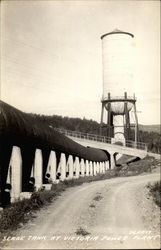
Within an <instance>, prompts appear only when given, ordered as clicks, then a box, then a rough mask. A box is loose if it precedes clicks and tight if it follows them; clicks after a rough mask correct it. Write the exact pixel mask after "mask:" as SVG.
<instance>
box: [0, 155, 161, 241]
mask: <svg viewBox="0 0 161 250" xmlns="http://www.w3.org/2000/svg"><path fill="white" fill-rule="evenodd" d="M158 163H159V162H158V161H157V160H155V159H154V158H153V157H146V158H144V159H142V160H139V161H136V162H133V163H129V164H128V165H127V164H123V165H122V166H119V167H117V168H115V169H113V170H108V171H106V173H105V174H98V175H97V176H88V177H82V178H81V177H80V178H79V179H72V180H65V181H63V182H60V183H59V184H53V185H52V189H51V190H50V191H47V190H41V191H38V192H34V193H33V194H32V196H31V198H30V199H24V200H21V201H17V202H15V203H13V204H11V206H10V207H7V208H5V209H4V210H3V211H1V213H0V235H1V236H2V235H4V234H5V235H6V234H8V233H10V234H11V232H12V231H13V230H15V229H17V228H18V227H20V226H21V225H22V224H24V223H25V222H27V221H28V220H29V219H31V218H32V217H34V212H35V211H36V210H38V209H40V208H41V207H43V206H46V205H47V204H49V203H51V202H52V201H54V199H56V198H57V197H58V196H59V195H61V192H63V191H64V190H65V189H66V188H68V187H73V186H78V185H81V184H83V183H89V182H92V181H99V180H105V179H110V178H114V177H119V176H132V175H139V174H142V173H147V172H149V173H150V172H151V171H152V169H154V168H156V167H157V164H158ZM155 189H156V190H158V184H157V185H156V186H155V187H154V188H152V190H153V191H152V193H154V192H155ZM157 192H158V191H157ZM157 197H158V194H157ZM156 199H158V198H156Z"/></svg>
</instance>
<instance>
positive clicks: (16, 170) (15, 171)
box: [9, 146, 22, 202]
mask: <svg viewBox="0 0 161 250" xmlns="http://www.w3.org/2000/svg"><path fill="white" fill-rule="evenodd" d="M9 166H10V167H11V173H12V174H11V186H12V189H11V202H14V201H16V200H17V199H18V198H19V197H20V193H21V190H22V183H21V182H22V157H21V151H20V148H18V147H16V146H13V148H12V154H11V159H10V163H9Z"/></svg>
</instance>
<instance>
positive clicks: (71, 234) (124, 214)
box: [2, 172, 160, 250]
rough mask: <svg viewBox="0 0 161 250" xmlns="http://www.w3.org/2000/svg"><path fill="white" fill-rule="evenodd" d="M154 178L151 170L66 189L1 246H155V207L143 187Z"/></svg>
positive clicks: (157, 242) (157, 218) (157, 217)
mask: <svg viewBox="0 0 161 250" xmlns="http://www.w3.org/2000/svg"><path fill="white" fill-rule="evenodd" d="M159 179H160V174H159V172H155V173H152V174H144V175H140V176H132V177H118V178H113V179H109V180H103V181H97V182H92V183H85V184H83V185H81V186H77V187H73V188H69V189H67V190H66V191H65V192H63V193H62V195H61V196H59V197H58V199H57V200H55V201H54V202H53V203H51V204H50V205H49V206H47V207H44V208H43V209H41V210H40V211H38V212H37V213H36V214H35V215H36V217H35V218H34V219H32V220H31V221H29V222H28V223H27V224H25V225H22V226H21V228H20V229H18V230H17V231H16V232H15V233H14V237H15V238H6V239H5V238H4V239H3V244H2V246H3V248H2V249H10V250H11V249H134V248H135V249H137V248H138V249H144V248H147V249H154V248H155V249H160V231H159V230H160V214H159V213H160V210H159V207H158V206H156V205H155V203H154V202H153V199H152V197H151V196H150V195H149V193H148V189H147V188H146V185H147V184H148V183H149V182H150V183H152V182H154V181H157V180H159Z"/></svg>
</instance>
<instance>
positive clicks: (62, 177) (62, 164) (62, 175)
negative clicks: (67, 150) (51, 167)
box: [60, 153, 66, 181]
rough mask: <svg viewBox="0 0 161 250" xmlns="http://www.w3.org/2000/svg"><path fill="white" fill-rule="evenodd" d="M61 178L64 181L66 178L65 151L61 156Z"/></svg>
mask: <svg viewBox="0 0 161 250" xmlns="http://www.w3.org/2000/svg"><path fill="white" fill-rule="evenodd" d="M60 173H61V176H60V180H61V181H64V180H65V179H66V157H65V154H64V153H61V156H60Z"/></svg>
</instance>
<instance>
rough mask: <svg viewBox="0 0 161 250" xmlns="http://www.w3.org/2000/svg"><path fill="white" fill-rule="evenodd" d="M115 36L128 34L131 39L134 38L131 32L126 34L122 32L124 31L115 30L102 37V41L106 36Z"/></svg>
mask: <svg viewBox="0 0 161 250" xmlns="http://www.w3.org/2000/svg"><path fill="white" fill-rule="evenodd" d="M113 34H126V35H129V36H131V37H134V35H133V34H132V33H129V32H125V31H122V30H119V29H114V30H113V31H111V32H109V33H106V34H104V35H102V36H101V39H103V38H104V37H105V36H108V35H113Z"/></svg>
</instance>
